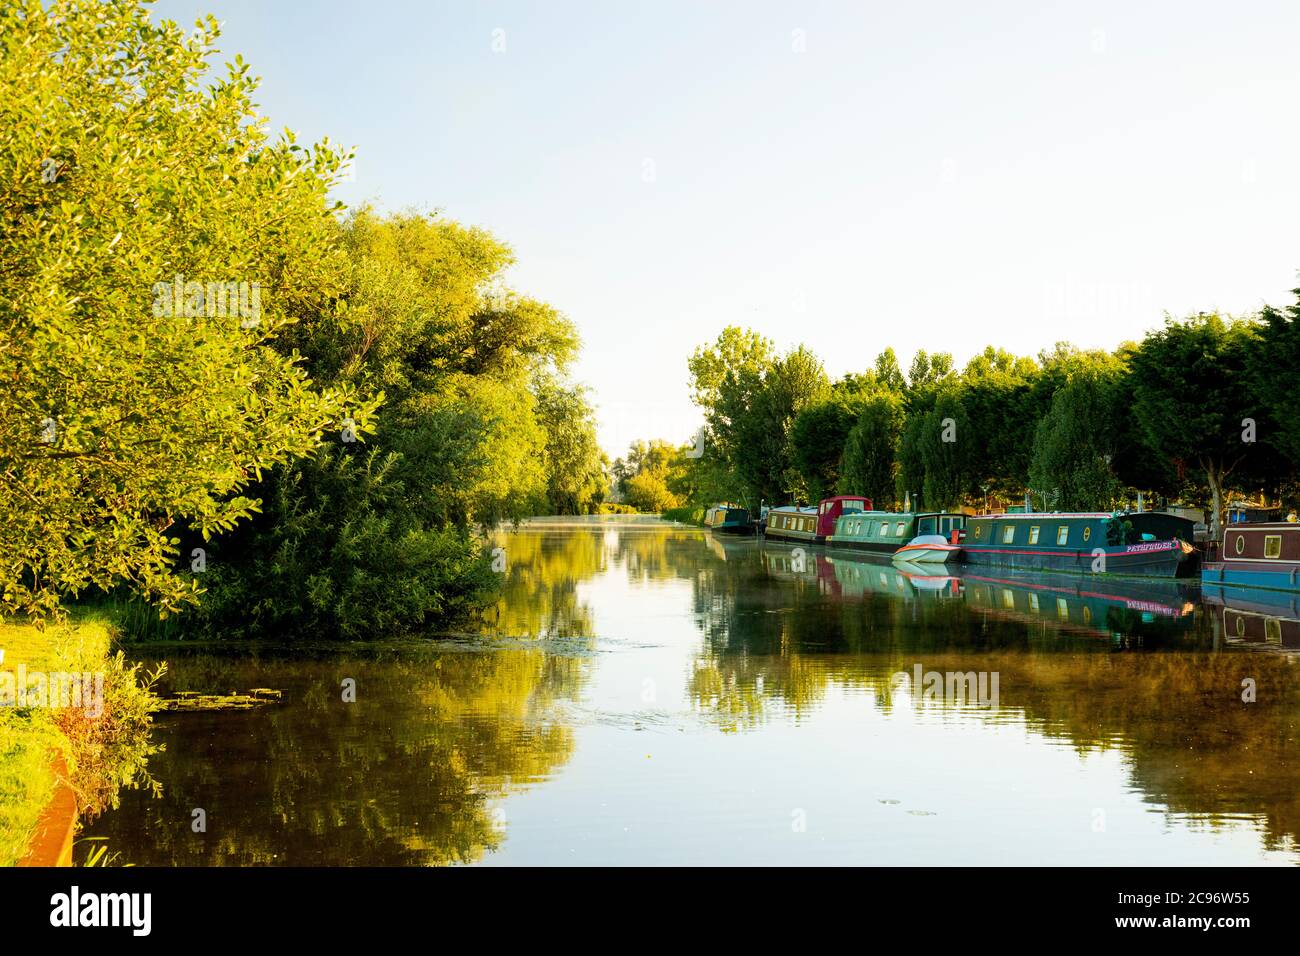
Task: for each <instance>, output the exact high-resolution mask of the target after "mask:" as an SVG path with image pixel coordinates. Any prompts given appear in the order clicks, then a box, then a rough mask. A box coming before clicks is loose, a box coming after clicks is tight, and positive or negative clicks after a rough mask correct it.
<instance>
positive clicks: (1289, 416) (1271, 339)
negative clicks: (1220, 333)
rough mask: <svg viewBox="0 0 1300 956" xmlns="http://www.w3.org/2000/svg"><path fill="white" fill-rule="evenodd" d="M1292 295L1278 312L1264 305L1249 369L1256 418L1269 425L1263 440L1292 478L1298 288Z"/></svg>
mask: <svg viewBox="0 0 1300 956" xmlns="http://www.w3.org/2000/svg"><path fill="white" fill-rule="evenodd" d="M1292 292H1293V294H1294V295H1295V296H1296V301H1295V302H1292V303H1291V304H1290V305H1288V306H1286V307H1285V308H1281V309H1278V308H1274V307H1273V306H1266V307H1265V308H1264V310H1263V312H1262V313H1261V315H1260V323H1259V327H1258V330H1257V336H1256V338H1255V342H1254V347H1253V348H1252V349H1251V350H1250V352H1249V355H1248V368H1249V383H1250V392H1251V397H1252V399H1253V401H1254V404H1255V405H1256V407H1257V408H1258V409H1259V411H1258V412H1257V413H1256V416H1255V417H1256V418H1259V419H1267V421H1268V424H1269V427H1268V428H1266V429H1265V430H1264V431H1265V433H1264V435H1263V436H1262V440H1263V442H1264V444H1265V445H1266V446H1268V447H1270V448H1272V449H1273V451H1274V452H1276V453H1277V455H1278V456H1279V457H1280V458H1281V459H1283V460H1284V461H1285V462H1286V463H1287V465H1288V466H1289V468H1288V470H1289V471H1290V473H1291V475H1292V476H1294V474H1295V472H1296V470H1297V468H1298V467H1300V392H1297V391H1296V389H1295V388H1294V387H1292V385H1291V382H1290V381H1289V376H1290V374H1291V372H1292V371H1293V370H1294V369H1297V368H1300V289H1294V290H1292Z"/></svg>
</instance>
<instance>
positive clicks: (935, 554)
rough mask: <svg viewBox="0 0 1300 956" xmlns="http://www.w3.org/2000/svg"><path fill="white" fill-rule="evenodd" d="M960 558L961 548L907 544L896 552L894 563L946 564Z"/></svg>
mask: <svg viewBox="0 0 1300 956" xmlns="http://www.w3.org/2000/svg"><path fill="white" fill-rule="evenodd" d="M960 556H961V548H956V547H946V548H945V547H941V546H938V545H913V544H907V545H904V546H903V547H901V548H899V549H898V550H897V551H895V552H894V561H895V562H897V561H907V562H909V563H912V564H946V563H947V562H949V561H957V560H958V559H959V558H960Z"/></svg>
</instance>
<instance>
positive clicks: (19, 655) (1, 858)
mask: <svg viewBox="0 0 1300 956" xmlns="http://www.w3.org/2000/svg"><path fill="white" fill-rule="evenodd" d="M114 633H115V628H114V626H113V623H112V621H111V619H110V618H108V617H106V616H104V615H102V614H94V613H83V614H80V615H77V616H76V617H74V618H73V619H71V620H70V621H69V622H68V623H66V624H61V625H50V626H47V627H46V628H44V629H41V628H38V627H36V626H35V625H32V624H25V623H13V622H3V621H0V649H2V650H3V651H4V660H3V662H2V663H0V681H3V682H2V683H0V866H12V865H14V864H15V863H17V862H18V861H19V860H21V859H22V857H23V855H24V853H25V852H26V849H27V846H28V843H29V841H30V840H31V837H32V835H33V832H34V830H35V828H36V823H37V821H38V819H39V818H40V815H41V811H42V810H44V808H45V806H46V805H47V804H48V803H49V801H50V798H51V797H52V795H53V794H54V790H55V787H56V784H57V783H58V781H56V780H55V775H54V770H53V767H52V765H51V758H52V756H53V754H55V753H57V754H59V755H61V756H62V757H63V760H64V762H65V763H66V765H67V767H68V772H69V777H70V779H69V781H68V782H69V784H70V785H71V786H72V788H73V790H74V792H75V793H76V797H77V806H78V808H79V810H80V812H81V814H82V816H83V818H85V817H87V816H94V815H95V814H97V813H100V812H102V811H103V810H105V809H107V808H109V807H112V806H115V805H116V803H117V795H118V791H119V790H120V788H121V787H123V786H126V787H138V786H148V787H156V784H155V783H154V782H153V780H152V778H150V777H149V775H148V771H147V770H146V767H145V764H146V761H147V759H148V756H149V754H150V753H152V752H153V749H154V748H153V747H152V746H151V745H150V743H149V727H150V717H149V714H150V710H151V709H152V708H153V706H154V705H155V703H156V698H155V697H154V695H153V693H152V690H151V687H152V683H153V680H156V678H157V676H159V675H158V674H151V675H144V674H141V673H140V671H139V668H137V667H134V666H131V665H128V664H127V663H126V661H125V658H124V657H123V656H122V654H121V652H115V651H114V650H113V635H114ZM19 665H24V666H25V668H26V671H27V674H28V675H29V684H30V680H31V678H30V675H34V674H42V675H50V674H56V673H67V674H85V673H90V674H93V675H103V684H102V688H103V692H102V698H99V697H98V696H97V695H96V699H95V700H94V702H93V703H92V702H91V701H90V700H87V701H85V702H83V704H82V705H81V706H62V707H60V706H49V705H43V704H37V705H35V706H30V705H29V706H18V704H21V703H24V702H23V701H21V700H15V699H14V698H13V697H10V696H8V694H7V693H6V687H7V688H8V689H9V690H12V689H13V687H14V684H15V682H16V675H17V672H18V667H19ZM5 672H7V673H8V674H9V675H12V676H9V677H4V676H3V675H4V674H5ZM92 686H93V685H92ZM50 703H51V704H55V703H58V702H57V701H52V702H50Z"/></svg>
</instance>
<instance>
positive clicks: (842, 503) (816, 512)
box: [763, 495, 871, 544]
mask: <svg viewBox="0 0 1300 956" xmlns="http://www.w3.org/2000/svg"><path fill="white" fill-rule="evenodd" d="M870 509H871V499H870V498H863V497H862V496H861V495H836V496H835V497H833V498H826V499H824V500H823V501H822V502H821V504H819V505H818V506H817V507H816V508H801V507H798V506H796V505H789V506H786V507H782V508H772V509H771V510H770V511H768V513H767V522H766V523H765V524H764V525H763V534H764V536H766V537H768V538H771V539H773V540H774V541H806V542H808V543H810V544H821V543H822V542H824V541H825V540H826V539H827V538H828V537H829V536H830V535H831V534H832V533H833V532H834V530H835V522H836V521H837V520H839V519H840V518H841V516H843V515H848V514H861V513H862V512H864V511H868V510H870Z"/></svg>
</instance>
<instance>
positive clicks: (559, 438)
mask: <svg viewBox="0 0 1300 956" xmlns="http://www.w3.org/2000/svg"><path fill="white" fill-rule="evenodd" d="M537 411H538V416H539V417H540V418H541V421H542V426H543V427H544V428H545V429H546V499H547V505H548V508H547V510H548V511H549V512H550V513H551V514H559V515H580V514H590V513H592V512H594V511H596V510H597V509H598V508H599V506H600V503H601V502H602V501H604V499H605V491H606V488H607V484H608V479H607V478H606V476H605V471H606V466H607V464H608V460H607V459H606V458H605V455H604V453H603V452H602V451H601V450H600V445H599V444H598V443H597V442H596V422H595V412H594V411H593V410H592V407H591V405H590V404H589V403H588V402H587V398H586V389H585V388H583V387H581V386H565V385H563V384H561V383H559V382H556V381H554V380H553V379H550V378H546V379H543V380H542V381H541V382H540V383H539V384H538V385H537Z"/></svg>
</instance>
